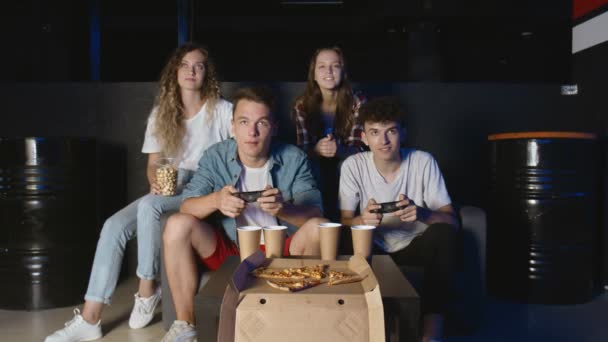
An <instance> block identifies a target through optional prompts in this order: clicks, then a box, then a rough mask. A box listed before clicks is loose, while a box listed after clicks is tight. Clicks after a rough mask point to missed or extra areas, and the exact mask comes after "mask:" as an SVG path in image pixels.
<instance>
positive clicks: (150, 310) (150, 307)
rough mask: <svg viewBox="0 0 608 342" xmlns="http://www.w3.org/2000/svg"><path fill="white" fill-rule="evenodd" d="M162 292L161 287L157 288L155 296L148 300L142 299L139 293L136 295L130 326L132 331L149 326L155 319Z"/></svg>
mask: <svg viewBox="0 0 608 342" xmlns="http://www.w3.org/2000/svg"><path fill="white" fill-rule="evenodd" d="M160 297H161V291H160V286H159V287H157V288H156V291H155V292H154V294H153V295H152V296H150V297H148V298H142V297H140V296H139V293H136V294H135V304H134V305H133V310H132V311H131V317H130V318H129V326H130V327H131V329H141V328H143V327H145V326H146V325H148V323H150V321H151V320H152V318H154V310H155V309H156V306H157V305H158V302H160Z"/></svg>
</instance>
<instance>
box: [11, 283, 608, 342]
mask: <svg viewBox="0 0 608 342" xmlns="http://www.w3.org/2000/svg"><path fill="white" fill-rule="evenodd" d="M136 290H137V278H135V277H132V278H129V279H128V280H126V281H124V282H122V283H121V284H120V285H119V286H118V288H117V290H116V293H115V296H114V299H113V304H112V305H111V306H109V307H106V309H105V311H104V317H103V320H102V329H103V332H104V337H103V339H101V340H99V341H104V342H119V341H120V342H125V341H132V342H147V341H160V339H161V338H162V337H163V335H164V331H163V329H162V324H161V315H160V307H159V309H158V310H157V313H156V316H155V317H154V320H153V324H151V325H150V326H148V327H146V328H144V329H139V330H132V329H130V328H129V326H128V320H129V314H130V313H131V308H132V305H133V294H134V293H135V291H136ZM73 309H74V308H73V307H66V308H58V309H51V310H42V311H9V310H0V341H3V342H4V341H7V342H32V341H43V340H44V338H45V337H46V336H47V335H48V334H50V333H51V332H53V331H54V330H57V329H59V328H61V327H62V326H63V323H64V322H66V321H68V320H70V319H71V318H72V316H73V315H72V310H73ZM484 316H485V319H484V321H483V324H482V325H481V327H480V328H479V329H478V330H477V331H476V332H475V333H474V334H472V335H470V336H448V337H447V338H446V339H445V341H446V342H481V341H493V342H501V341H505V342H506V341H509V342H511V341H552V342H555V341H564V342H566V341H568V342H569V341H575V342H592V341H594V342H595V341H608V293H606V292H605V293H603V294H602V295H600V296H597V297H596V298H594V299H593V301H591V302H589V303H585V304H580V305H526V304H519V303H513V302H509V301H505V300H501V299H498V298H494V297H489V298H487V300H486V305H485V315H484Z"/></svg>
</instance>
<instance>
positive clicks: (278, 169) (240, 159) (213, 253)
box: [163, 88, 327, 341]
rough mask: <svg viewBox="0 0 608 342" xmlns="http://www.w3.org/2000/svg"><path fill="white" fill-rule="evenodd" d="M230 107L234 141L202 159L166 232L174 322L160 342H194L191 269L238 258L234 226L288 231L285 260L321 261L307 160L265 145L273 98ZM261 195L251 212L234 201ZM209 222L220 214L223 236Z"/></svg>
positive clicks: (244, 93)
mask: <svg viewBox="0 0 608 342" xmlns="http://www.w3.org/2000/svg"><path fill="white" fill-rule="evenodd" d="M233 101H234V109H233V117H232V130H233V133H234V139H228V140H226V141H223V142H221V143H218V144H216V145H214V146H212V147H210V148H209V149H208V150H207V151H206V152H205V154H204V155H203V157H202V158H201V160H200V162H199V168H198V170H197V171H196V173H195V174H194V176H193V178H192V180H191V181H190V183H189V184H188V186H187V188H186V190H185V191H184V198H185V199H184V201H183V203H182V205H181V207H180V213H179V214H175V215H173V216H171V217H170V218H169V220H168V221H167V225H166V227H165V233H164V235H163V243H164V253H165V265H166V270H167V277H168V279H169V285H170V288H171V294H172V295H173V300H174V303H175V309H176V315H177V320H176V321H175V322H174V323H173V325H172V326H171V329H170V330H169V332H167V334H166V335H165V338H164V339H163V341H177V340H179V341H196V331H195V329H194V323H195V317H194V296H195V294H196V290H197V289H196V284H197V276H198V275H197V267H196V265H197V263H198V262H202V263H203V264H204V265H205V266H206V267H207V268H208V269H211V270H214V269H217V268H218V267H219V266H220V265H221V264H222V263H223V262H224V260H225V259H226V257H228V256H230V255H238V253H239V252H238V248H237V246H236V227H237V226H243V225H252V224H253V225H260V226H265V225H276V224H281V225H286V226H287V227H288V238H287V242H286V253H289V254H291V255H318V254H319V253H320V252H319V233H318V224H319V223H322V222H327V220H326V219H323V218H321V215H322V209H321V207H322V205H321V203H322V201H321V193H320V191H319V190H318V189H317V186H316V184H315V181H314V178H313V176H312V174H311V171H310V166H309V164H308V159H307V157H306V154H305V153H304V152H302V150H300V149H299V148H297V147H295V146H291V145H286V144H281V143H276V142H272V141H271V140H272V136H273V135H274V133H275V131H276V129H277V123H276V120H275V119H276V118H275V117H274V113H273V112H272V109H273V102H274V101H273V96H272V93H271V92H270V91H269V90H268V89H266V88H243V89H239V90H238V91H237V92H236V93H235V96H234V99H233ZM261 189H264V190H265V191H264V192H263V193H262V197H260V198H258V199H257V201H256V203H255V204H253V205H252V203H249V204H247V203H245V201H243V200H242V199H240V198H238V197H236V196H234V195H233V194H234V193H236V192H239V191H253V190H261ZM212 214H219V215H218V216H219V218H220V224H219V225H221V227H222V228H223V232H222V231H221V230H220V229H218V228H219V227H214V226H213V225H212V224H211V223H209V222H207V221H204V219H208V218H209V217H210V216H211V215H212ZM224 232H225V233H226V234H224ZM225 235H227V238H225Z"/></svg>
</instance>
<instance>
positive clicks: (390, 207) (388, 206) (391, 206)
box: [369, 201, 406, 214]
mask: <svg viewBox="0 0 608 342" xmlns="http://www.w3.org/2000/svg"><path fill="white" fill-rule="evenodd" d="M399 202H400V201H394V202H384V203H378V204H380V208H378V209H372V210H370V211H369V212H370V213H372V214H386V213H392V212H395V211H397V210H401V209H403V208H405V207H406V206H405V205H404V206H398V205H397V203H399Z"/></svg>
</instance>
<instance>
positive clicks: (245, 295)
mask: <svg viewBox="0 0 608 342" xmlns="http://www.w3.org/2000/svg"><path fill="white" fill-rule="evenodd" d="M320 263H326V264H329V267H330V269H332V270H336V271H348V272H351V273H357V274H359V275H361V276H366V277H365V279H363V281H361V282H357V283H351V284H342V285H334V286H331V287H330V286H328V285H327V284H320V285H318V286H315V287H313V288H309V289H306V290H303V291H299V292H284V291H281V290H278V289H275V288H272V287H270V285H268V284H267V283H266V281H265V280H264V279H257V278H254V277H253V276H251V275H250V272H251V271H252V270H254V269H255V268H256V267H258V266H260V265H264V266H267V267H271V268H286V267H302V266H306V265H316V264H320ZM218 330H219V331H218V341H222V342H228V341H235V342H254V341H261V342H275V341H276V342H279V341H280V342H283V341H289V342H300V341H302V342H311V341H313V342H320V341H336V342H338V341H344V342H347V341H348V342H359V341H360V342H366V341H371V342H380V341H385V332H384V311H383V306H382V298H381V295H380V288H379V286H378V282H377V280H376V277H375V276H374V273H373V272H372V269H371V268H370V266H369V264H368V263H367V262H366V260H365V259H364V258H362V257H360V256H353V257H351V258H350V260H337V261H321V260H318V259H291V258H289V259H265V258H264V255H263V254H262V253H261V252H260V253H256V254H254V255H252V256H251V257H249V258H248V259H247V260H245V261H244V262H242V263H241V264H240V265H239V267H238V268H237V269H236V271H235V272H234V275H233V277H232V279H231V282H230V284H229V286H227V288H226V292H225V294H224V299H223V302H222V306H221V311H220V323H219V328H218Z"/></svg>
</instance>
